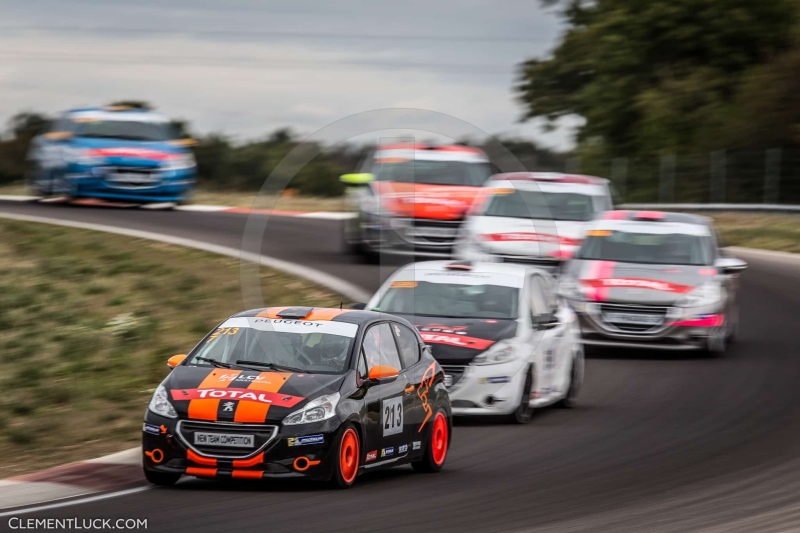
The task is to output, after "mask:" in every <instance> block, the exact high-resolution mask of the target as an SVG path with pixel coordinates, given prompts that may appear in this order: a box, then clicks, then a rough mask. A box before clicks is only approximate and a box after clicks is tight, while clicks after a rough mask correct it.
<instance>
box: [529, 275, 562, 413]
mask: <svg viewBox="0 0 800 533" xmlns="http://www.w3.org/2000/svg"><path fill="white" fill-rule="evenodd" d="M545 286H546V283H545V280H544V278H543V277H542V276H541V275H540V274H538V273H535V274H531V275H530V276H529V278H528V305H529V306H530V316H531V326H532V333H533V336H532V341H533V342H534V347H533V349H534V365H535V367H536V376H535V379H534V390H535V392H536V395H535V396H534V397H535V398H536V399H541V398H544V397H547V396H550V395H551V394H552V391H553V389H554V387H555V385H556V381H557V375H558V372H557V368H556V366H557V365H556V363H557V360H556V359H557V358H556V355H557V352H556V350H555V348H556V346H555V342H554V341H555V340H556V338H555V336H554V335H553V331H552V330H551V329H549V328H550V327H551V324H552V322H553V320H552V318H553V314H552V307H551V304H550V302H549V301H548V293H547V292H546V291H545V290H544V289H545Z"/></svg>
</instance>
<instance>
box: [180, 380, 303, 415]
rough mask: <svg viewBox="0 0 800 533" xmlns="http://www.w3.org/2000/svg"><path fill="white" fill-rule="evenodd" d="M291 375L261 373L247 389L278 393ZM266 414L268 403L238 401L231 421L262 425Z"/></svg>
mask: <svg viewBox="0 0 800 533" xmlns="http://www.w3.org/2000/svg"><path fill="white" fill-rule="evenodd" d="M291 375H292V373H291V372H261V374H259V375H258V377H257V378H256V380H253V382H252V383H250V385H248V386H247V389H248V390H257V391H264V392H278V391H279V390H280V389H281V387H283V384H284V383H286V380H288V379H289V376H291ZM257 380H260V381H257ZM194 401H196V400H194ZM267 412H269V404H268V403H263V402H250V401H247V400H240V401H239V405H238V406H237V407H236V413H234V415H233V421H234V422H253V423H257V424H263V423H264V422H265V421H266V420H267Z"/></svg>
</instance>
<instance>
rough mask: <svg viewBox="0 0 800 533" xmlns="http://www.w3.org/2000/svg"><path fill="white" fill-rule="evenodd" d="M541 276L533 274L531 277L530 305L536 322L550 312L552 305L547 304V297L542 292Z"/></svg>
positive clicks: (532, 316) (539, 321)
mask: <svg viewBox="0 0 800 533" xmlns="http://www.w3.org/2000/svg"><path fill="white" fill-rule="evenodd" d="M540 279H541V278H540V277H539V276H535V275H534V276H531V278H530V292H529V295H530V299H529V300H530V301H529V303H530V306H531V319H532V320H533V323H534V324H538V323H541V322H542V320H544V318H545V316H546V315H548V314H549V313H550V307H549V306H548V305H547V299H546V296H545V294H544V293H543V292H542V285H541V284H540V282H539V280H540Z"/></svg>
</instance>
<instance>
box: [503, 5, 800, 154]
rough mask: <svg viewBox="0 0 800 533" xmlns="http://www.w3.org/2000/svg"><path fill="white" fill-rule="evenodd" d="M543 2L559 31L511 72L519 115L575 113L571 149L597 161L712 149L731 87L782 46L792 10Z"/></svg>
mask: <svg viewBox="0 0 800 533" xmlns="http://www.w3.org/2000/svg"><path fill="white" fill-rule="evenodd" d="M547 3H550V4H556V5H559V6H561V9H562V14H563V16H564V19H565V22H566V23H567V30H566V32H565V34H564V35H563V37H562V39H561V41H560V42H559V43H558V45H557V46H556V48H555V49H554V50H553V52H552V54H551V56H550V57H548V58H545V59H531V60H529V61H526V62H525V63H523V64H522V65H521V68H520V78H519V83H518V85H517V87H516V90H517V95H518V98H519V100H520V102H521V103H522V105H523V106H524V109H525V114H524V117H523V118H524V119H531V118H539V117H541V118H545V119H547V120H548V121H549V123H551V124H552V123H553V122H554V121H555V120H557V119H558V118H560V117H563V116H566V115H579V116H582V117H583V118H584V119H585V120H586V123H585V125H584V126H583V127H582V128H581V129H580V131H579V134H578V141H579V143H580V144H582V145H583V144H585V143H587V142H589V141H591V142H592V146H593V150H594V151H595V152H596V147H597V146H602V147H604V150H605V155H607V156H628V155H635V154H645V153H647V154H654V153H658V152H674V151H678V150H682V149H695V150H696V149H706V150H710V149H714V148H717V147H721V146H719V143H720V142H721V140H722V139H723V137H724V136H721V135H720V130H721V129H722V128H723V127H724V126H723V125H724V124H726V123H727V122H728V121H729V120H732V117H733V116H735V115H736V109H735V107H734V106H735V105H737V104H738V103H739V102H738V101H737V94H738V93H739V89H740V86H741V85H742V83H743V82H744V80H747V79H748V76H749V71H750V69H751V68H753V67H755V66H757V65H759V64H761V63H763V62H764V61H765V60H767V59H769V58H771V57H776V56H778V55H779V54H780V53H782V52H784V51H786V50H788V49H789V48H790V47H791V45H792V42H793V30H794V28H795V26H796V23H797V13H798V3H797V1H796V0H769V1H752V0H649V1H641V0H594V1H591V2H590V1H582V0H569V1H568V2H566V3H565V2H558V1H551V2H547ZM796 72H797V71H796V70H795V71H794V74H795V75H796Z"/></svg>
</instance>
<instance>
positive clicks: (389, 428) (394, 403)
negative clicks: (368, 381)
mask: <svg viewBox="0 0 800 533" xmlns="http://www.w3.org/2000/svg"><path fill="white" fill-rule="evenodd" d="M381 422H382V424H383V436H384V437H385V436H387V435H395V434H397V433H400V432H401V431H403V398H401V397H397V398H389V399H388V400H383V403H382V405H381Z"/></svg>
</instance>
